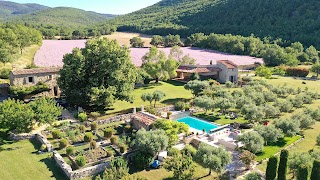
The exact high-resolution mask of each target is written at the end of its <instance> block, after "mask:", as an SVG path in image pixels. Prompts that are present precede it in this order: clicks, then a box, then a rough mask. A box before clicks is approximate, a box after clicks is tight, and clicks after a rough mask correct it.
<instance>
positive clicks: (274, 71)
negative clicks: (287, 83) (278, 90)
mask: <svg viewBox="0 0 320 180" xmlns="http://www.w3.org/2000/svg"><path fill="white" fill-rule="evenodd" d="M272 74H274V75H279V76H284V75H285V74H286V71H285V70H284V69H283V68H282V67H275V68H273V69H272Z"/></svg>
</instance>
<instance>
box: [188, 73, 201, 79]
mask: <svg viewBox="0 0 320 180" xmlns="http://www.w3.org/2000/svg"><path fill="white" fill-rule="evenodd" d="M199 79H200V76H199V74H198V73H192V74H191V76H190V80H191V81H193V80H199Z"/></svg>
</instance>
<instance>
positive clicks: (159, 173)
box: [132, 164, 217, 180]
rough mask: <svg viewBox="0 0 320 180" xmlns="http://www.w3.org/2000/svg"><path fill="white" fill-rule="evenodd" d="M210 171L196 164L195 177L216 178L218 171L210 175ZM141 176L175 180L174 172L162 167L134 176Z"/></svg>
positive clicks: (158, 179)
mask: <svg viewBox="0 0 320 180" xmlns="http://www.w3.org/2000/svg"><path fill="white" fill-rule="evenodd" d="M208 173H209V169H206V168H203V167H202V166H200V165H199V164H196V168H195V179H201V180H212V179H216V178H217V176H216V173H212V174H211V175H210V176H207V175H208ZM134 175H136V176H138V177H139V176H140V177H145V178H147V179H149V180H174V179H173V173H172V172H168V171H167V170H165V169H164V168H160V169H152V170H148V171H147V170H144V171H141V172H137V173H134V174H133V175H132V176H134Z"/></svg>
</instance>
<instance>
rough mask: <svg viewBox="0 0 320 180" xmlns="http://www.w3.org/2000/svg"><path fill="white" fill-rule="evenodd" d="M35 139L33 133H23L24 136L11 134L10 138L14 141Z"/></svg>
mask: <svg viewBox="0 0 320 180" xmlns="http://www.w3.org/2000/svg"><path fill="white" fill-rule="evenodd" d="M34 137H35V134H31V133H22V134H14V133H11V134H10V136H9V138H10V139H11V140H14V141H21V140H27V139H32V138H34Z"/></svg>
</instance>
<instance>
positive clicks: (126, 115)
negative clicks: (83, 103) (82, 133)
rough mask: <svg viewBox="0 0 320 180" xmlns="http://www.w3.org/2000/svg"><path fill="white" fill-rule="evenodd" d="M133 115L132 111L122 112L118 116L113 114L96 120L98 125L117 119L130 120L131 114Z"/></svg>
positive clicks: (116, 120)
mask: <svg viewBox="0 0 320 180" xmlns="http://www.w3.org/2000/svg"><path fill="white" fill-rule="evenodd" d="M132 115H133V113H129V114H123V115H119V116H114V117H111V118H108V119H103V120H98V121H96V122H97V123H98V124H99V125H102V124H110V123H113V122H119V121H127V120H129V121H130V120H131V116H132Z"/></svg>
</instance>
